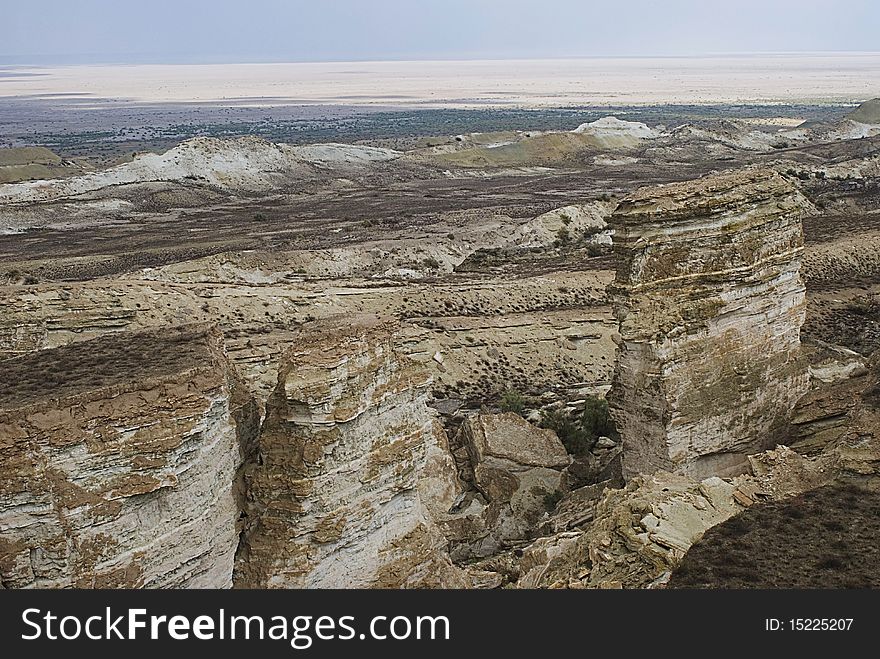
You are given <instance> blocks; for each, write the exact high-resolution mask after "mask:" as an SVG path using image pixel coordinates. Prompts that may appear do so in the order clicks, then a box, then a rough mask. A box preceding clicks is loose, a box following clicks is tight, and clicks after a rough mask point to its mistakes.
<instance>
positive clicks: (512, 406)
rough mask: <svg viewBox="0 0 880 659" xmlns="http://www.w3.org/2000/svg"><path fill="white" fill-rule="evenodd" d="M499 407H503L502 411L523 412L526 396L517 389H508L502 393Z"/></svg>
mask: <svg viewBox="0 0 880 659" xmlns="http://www.w3.org/2000/svg"><path fill="white" fill-rule="evenodd" d="M499 407H501V411H502V412H514V413H515V414H522V413H523V410H524V409H525V398H523V395H522V394H521V393H519V392H518V391H517V390H516V389H508V390H507V391H505V392H504V393H503V394H501V402H500V404H499Z"/></svg>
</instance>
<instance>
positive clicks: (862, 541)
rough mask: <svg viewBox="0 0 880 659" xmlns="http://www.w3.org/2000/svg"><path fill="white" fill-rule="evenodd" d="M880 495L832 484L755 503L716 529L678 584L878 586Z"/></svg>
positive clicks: (675, 579) (689, 559)
mask: <svg viewBox="0 0 880 659" xmlns="http://www.w3.org/2000/svg"><path fill="white" fill-rule="evenodd" d="M878 586H880V501H878V499H877V495H876V494H875V493H874V492H870V491H867V490H863V489H861V488H858V487H856V486H853V485H828V486H826V487H822V488H819V489H816V490H812V491H810V492H806V493H805V494H802V495H800V496H798V497H795V498H793V499H787V500H782V501H773V502H769V503H765V504H759V505H756V506H753V507H751V508H749V509H747V510H745V511H744V512H742V513H741V514H739V515H737V516H736V517H732V518H731V519H729V520H727V521H726V522H724V523H723V524H719V525H718V526H716V527H714V528H711V529H709V530H708V531H707V532H706V533H705V535H704V536H703V538H702V539H701V540H700V541H699V542H697V543H696V544H695V545H694V546H693V547H691V549H690V551H688V553H687V554H686V555H685V557H684V560H683V561H682V562H681V565H679V567H678V568H677V569H676V570H675V571H674V572H673V574H672V578H671V579H670V581H669V587H670V588H877V587H878Z"/></svg>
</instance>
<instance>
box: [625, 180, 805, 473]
mask: <svg viewBox="0 0 880 659" xmlns="http://www.w3.org/2000/svg"><path fill="white" fill-rule="evenodd" d="M811 208H812V206H811V204H810V203H809V202H808V201H807V200H806V199H805V198H804V197H803V196H802V195H801V194H800V193H799V192H798V191H797V189H796V188H795V187H794V186H793V185H792V184H790V183H789V182H788V181H787V180H786V179H785V178H783V177H782V176H780V175H779V174H777V173H776V172H774V171H771V170H765V169H759V168H753V169H744V170H739V171H735V172H730V173H725V174H720V175H714V176H708V177H705V178H702V179H699V180H696V181H689V182H684V183H674V184H670V185H662V186H656V187H649V188H643V189H640V190H638V191H636V192H635V193H633V194H632V195H631V196H629V197H628V198H626V199H624V200H623V201H622V202H621V204H620V205H619V206H618V208H617V210H616V211H615V213H614V214H613V216H612V217H611V220H610V224H611V226H612V227H613V228H614V229H615V231H616V233H615V236H614V243H615V250H616V253H617V255H618V257H619V261H618V270H617V277H616V280H615V284H614V286H613V288H612V294H613V295H614V297H615V315H616V317H617V319H618V321H619V323H620V339H619V345H618V361H617V365H616V369H615V375H614V382H613V386H612V390H611V392H610V394H609V401H610V403H611V406H612V412H613V414H614V416H615V420H616V422H617V425H618V429H619V431H620V434H621V437H622V438H623V443H624V469H625V472H626V473H627V474H628V475H630V476H632V475H635V474H637V473H651V472H654V471H656V470H658V469H664V470H668V471H677V472H680V473H685V474H690V475H695V476H700V477H702V476H708V475H712V474H717V473H723V472H725V471H728V472H732V471H735V470H738V469H740V468H741V467H742V466H744V464H745V456H746V455H747V454H748V453H754V452H757V451H760V450H761V449H763V448H767V446H768V445H772V441H773V436H774V431H775V429H776V428H778V427H779V425H780V424H781V423H782V422H783V421H784V419H785V415H786V414H787V412H788V410H790V409H791V406H792V405H793V404H794V403H795V402H796V401H797V400H798V398H799V397H800V396H801V395H802V394H803V393H804V392H805V391H806V388H807V386H808V383H809V378H808V376H807V371H806V368H805V366H804V365H803V363H802V360H801V359H800V338H799V331H800V327H801V325H802V324H803V320H804V285H803V283H802V281H801V278H800V275H799V268H800V256H801V251H802V246H803V233H802V228H801V221H800V218H801V216H802V215H803V214H805V213H807V212H809V211H810V210H811Z"/></svg>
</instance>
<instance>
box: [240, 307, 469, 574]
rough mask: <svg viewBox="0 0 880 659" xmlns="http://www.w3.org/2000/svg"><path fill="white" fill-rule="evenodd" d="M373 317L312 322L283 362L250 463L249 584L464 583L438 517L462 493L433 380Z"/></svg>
mask: <svg viewBox="0 0 880 659" xmlns="http://www.w3.org/2000/svg"><path fill="white" fill-rule="evenodd" d="M393 335H394V327H390V326H388V325H385V324H382V323H380V322H378V321H377V320H375V319H370V318H360V319H357V320H355V321H351V319H350V318H349V319H346V320H345V321H327V322H318V323H312V324H311V325H310V326H308V327H307V328H306V329H304V330H303V331H302V332H301V334H300V335H299V336H298V337H296V339H295V341H294V347H293V348H291V349H290V350H289V351H288V352H287V353H286V355H285V356H284V358H283V360H282V365H281V369H280V373H279V377H278V386H277V388H276V389H275V392H274V393H273V395H272V396H271V397H270V399H269V401H268V403H267V406H266V420H265V422H264V424H263V430H262V435H261V438H260V459H259V463H258V464H256V465H254V466H253V468H251V469H249V470H248V472H247V474H246V477H245V480H246V484H247V491H248V498H249V500H248V508H247V512H248V515H249V519H248V527H247V530H246V532H245V534H244V536H243V539H242V545H241V550H240V552H239V557H238V562H237V572H236V585H237V586H242V587H268V588H288V587H337V588H342V587H348V588H351V587H444V586H445V587H459V586H464V585H466V583H467V582H466V578H465V576H464V573H463V572H462V571H460V570H459V569H458V568H456V567H454V566H453V565H452V563H451V562H450V560H449V558H448V555H447V553H446V544H447V543H446V539H445V538H444V536H443V535H442V534H441V533H440V531H439V529H438V527H437V525H436V524H435V522H434V521H433V520H434V516H435V515H442V514H444V513H445V512H446V511H447V510H448V509H449V508H450V507H451V506H452V504H453V501H454V499H455V497H456V496H457V494H458V489H459V483H458V480H457V476H456V473H455V468H454V465H453V463H452V460H451V458H450V456H449V453H448V451H447V450H446V446H445V441H446V437H445V433H444V432H443V429H442V427H441V426H440V424H439V422H438V421H437V419H436V417H435V415H434V413H433V411H432V410H430V409H429V408H428V407H427V399H428V387H429V385H430V376H429V375H428V374H427V372H426V371H425V370H424V369H423V368H422V367H420V366H418V365H417V364H416V363H415V362H412V361H410V360H409V359H407V358H406V357H404V356H402V355H401V354H399V353H398V352H396V351H395V349H394V346H393Z"/></svg>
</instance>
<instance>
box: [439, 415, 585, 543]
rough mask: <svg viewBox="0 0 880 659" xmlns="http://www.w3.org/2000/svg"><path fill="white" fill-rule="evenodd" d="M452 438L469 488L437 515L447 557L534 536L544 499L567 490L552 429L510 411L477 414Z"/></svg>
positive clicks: (565, 459)
mask: <svg viewBox="0 0 880 659" xmlns="http://www.w3.org/2000/svg"><path fill="white" fill-rule="evenodd" d="M456 443H457V444H459V445H460V446H461V450H463V451H465V452H466V454H467V470H468V471H469V472H470V473H471V474H472V476H470V477H469V480H471V483H472V486H473V488H474V490H475V492H470V493H465V494H464V495H463V496H462V497H460V498H459V500H458V501H457V505H456V507H455V510H454V512H453V513H452V514H450V515H447V516H444V517H443V518H442V521H443V524H442V527H443V529H444V531H445V533H446V535H447V536H448V537H449V538H450V541H451V542H452V544H453V552H452V555H453V557H454V558H456V559H470V558H482V557H485V556H489V555H491V554H494V553H497V552H498V551H499V550H501V549H503V548H506V547H509V546H511V545H512V544H516V543H522V542H523V541H526V540H530V539H532V538H534V537H535V534H536V531H537V528H538V525H539V522H540V521H541V519H542V518H543V517H545V516H546V514H547V512H548V509H549V508H552V505H548V501H554V500H558V499H559V497H561V496H562V494H563V493H564V492H565V491H567V489H568V485H567V479H566V473H565V471H564V470H565V468H566V467H568V466H569V465H570V464H571V457H570V456H569V455H568V453H567V452H566V450H565V447H564V446H563V445H562V442H561V441H559V438H558V437H557V436H556V433H554V432H553V431H552V430H545V429H543V428H538V427H536V426H533V425H532V424H531V423H529V422H528V421H526V420H525V419H523V418H522V417H521V416H519V415H517V414H513V413H510V412H508V413H504V414H488V413H480V414H476V415H474V416H472V417H469V418H467V419H466V420H465V422H464V423H463V424H462V426H461V429H460V430H459V433H458V435H457V437H456ZM456 453H458V451H456Z"/></svg>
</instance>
